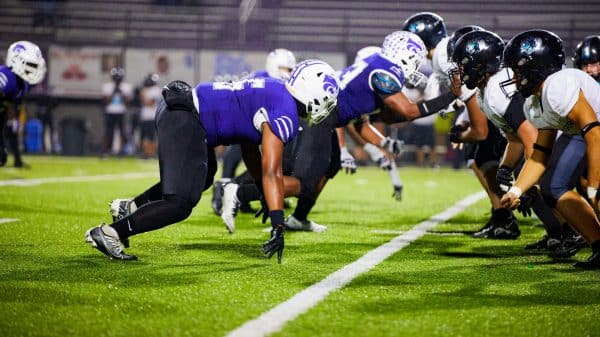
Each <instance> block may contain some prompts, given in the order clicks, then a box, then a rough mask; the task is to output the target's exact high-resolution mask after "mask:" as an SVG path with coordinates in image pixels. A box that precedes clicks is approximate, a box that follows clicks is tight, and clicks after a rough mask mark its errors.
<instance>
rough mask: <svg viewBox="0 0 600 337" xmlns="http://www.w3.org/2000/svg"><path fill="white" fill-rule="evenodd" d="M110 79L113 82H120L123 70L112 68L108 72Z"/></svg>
mask: <svg viewBox="0 0 600 337" xmlns="http://www.w3.org/2000/svg"><path fill="white" fill-rule="evenodd" d="M110 77H111V78H112V79H113V81H115V82H121V81H122V80H123V77H125V69H123V68H121V67H114V68H112V69H111V70H110Z"/></svg>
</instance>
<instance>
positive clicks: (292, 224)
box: [285, 215, 327, 233]
mask: <svg viewBox="0 0 600 337" xmlns="http://www.w3.org/2000/svg"><path fill="white" fill-rule="evenodd" d="M285 227H286V228H287V229H289V230H294V231H305V232H316V233H320V232H324V231H326V230H327V226H323V225H319V224H318V223H315V222H313V221H310V220H308V219H307V220H304V221H300V220H298V219H296V218H295V217H294V216H293V215H290V216H289V217H288V218H287V220H286V221H285Z"/></svg>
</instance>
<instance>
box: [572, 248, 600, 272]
mask: <svg viewBox="0 0 600 337" xmlns="http://www.w3.org/2000/svg"><path fill="white" fill-rule="evenodd" d="M573 267H575V268H581V269H587V270H591V269H600V252H592V255H590V257H588V258H587V260H585V261H581V262H577V263H575V264H573Z"/></svg>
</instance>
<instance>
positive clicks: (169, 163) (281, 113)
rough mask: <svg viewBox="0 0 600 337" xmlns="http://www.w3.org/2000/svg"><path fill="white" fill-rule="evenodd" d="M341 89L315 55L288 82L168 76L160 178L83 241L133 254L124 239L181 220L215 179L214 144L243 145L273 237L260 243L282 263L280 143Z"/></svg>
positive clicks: (319, 117)
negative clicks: (188, 80)
mask: <svg viewBox="0 0 600 337" xmlns="http://www.w3.org/2000/svg"><path fill="white" fill-rule="evenodd" d="M338 91H339V86H338V83H337V80H336V78H335V72H334V70H333V69H332V68H331V67H330V66H329V65H328V64H326V63H325V62H322V61H319V60H306V61H304V62H301V63H299V64H298V65H297V66H296V68H295V69H294V71H293V72H292V74H291V77H290V79H289V81H287V82H285V83H284V82H282V81H278V80H271V79H250V80H244V81H239V82H215V83H201V84H199V85H198V86H196V87H195V88H192V87H190V86H189V85H187V84H186V83H184V82H181V81H175V82H171V83H170V84H168V85H167V86H166V87H165V88H164V89H163V93H162V94H163V98H164V101H162V102H161V103H160V105H159V107H158V110H157V113H156V129H157V134H158V139H159V148H158V153H159V166H160V182H159V183H157V184H155V185H154V186H152V187H151V188H150V189H148V190H147V191H145V192H144V193H142V194H140V195H139V196H137V197H136V198H134V199H132V200H130V201H129V202H127V203H125V204H124V205H123V209H124V214H126V216H124V217H123V218H121V219H119V220H117V221H116V222H114V223H112V224H111V225H108V226H106V225H100V226H98V227H94V228H91V229H90V230H88V231H87V232H86V235H85V236H86V241H87V242H89V243H90V244H91V245H92V247H94V248H96V249H98V250H100V251H101V252H102V253H104V254H105V255H107V256H108V257H110V258H114V259H121V260H135V259H136V257H135V256H134V255H129V254H126V253H125V252H123V246H124V245H125V246H128V238H129V237H131V236H133V235H136V234H140V233H144V232H148V231H152V230H156V229H159V228H162V227H164V226H167V225H170V224H173V223H176V222H179V221H182V220H184V219H186V218H187V217H188V216H189V215H190V213H191V212H192V209H193V208H194V206H195V205H196V204H197V203H198V201H199V200H200V197H201V195H202V191H203V189H206V188H208V187H210V186H211V184H212V178H213V176H214V174H215V172H216V160H215V157H214V151H213V147H214V146H216V145H229V144H242V152H243V157H244V161H245V164H246V167H247V168H248V170H249V171H250V173H251V174H252V176H253V177H254V179H255V181H256V182H257V185H258V186H259V187H261V188H262V193H263V195H264V199H265V203H266V205H267V206H268V209H269V210H270V212H269V216H270V219H271V225H272V230H271V238H270V239H269V241H267V242H266V243H265V244H264V245H263V249H264V252H265V254H267V255H268V257H271V256H272V255H273V254H275V253H277V256H278V260H279V261H281V256H282V252H283V246H284V217H283V210H282V209H283V174H282V169H281V166H282V154H283V148H284V144H285V143H287V142H289V141H290V140H292V139H293V138H294V136H295V135H296V133H297V132H298V126H299V124H298V123H299V116H300V117H301V118H304V119H306V120H307V121H308V125H309V126H311V125H315V124H318V123H320V122H322V121H323V120H324V119H325V118H326V117H327V116H328V115H329V114H330V113H331V112H332V111H333V110H334V109H335V106H336V98H337V94H338ZM259 146H260V150H259Z"/></svg>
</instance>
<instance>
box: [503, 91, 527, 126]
mask: <svg viewBox="0 0 600 337" xmlns="http://www.w3.org/2000/svg"><path fill="white" fill-rule="evenodd" d="M523 103H525V98H523V96H522V95H521V94H519V93H517V94H515V95H514V96H513V97H512V98H511V100H510V103H508V107H507V108H506V113H504V120H506V123H508V126H510V128H511V129H512V130H513V131H514V132H517V130H519V127H520V126H521V124H523V122H524V121H525V114H524V113H523Z"/></svg>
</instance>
